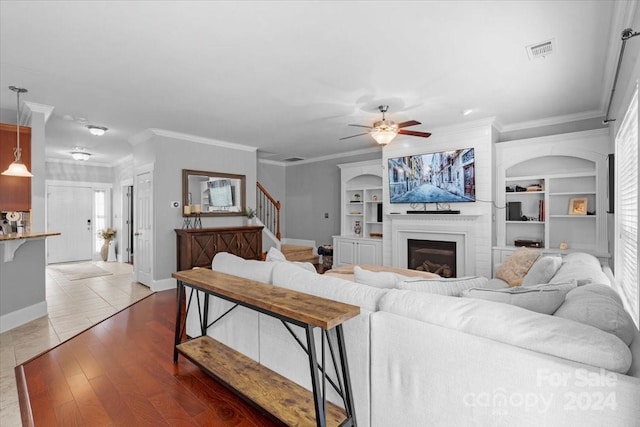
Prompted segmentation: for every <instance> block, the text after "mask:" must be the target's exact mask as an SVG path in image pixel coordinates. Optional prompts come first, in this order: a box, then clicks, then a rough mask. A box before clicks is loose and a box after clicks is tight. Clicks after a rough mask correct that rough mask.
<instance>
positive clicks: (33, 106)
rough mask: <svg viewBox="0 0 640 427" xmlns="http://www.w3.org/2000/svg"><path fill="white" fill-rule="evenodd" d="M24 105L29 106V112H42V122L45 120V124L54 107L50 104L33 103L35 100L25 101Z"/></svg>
mask: <svg viewBox="0 0 640 427" xmlns="http://www.w3.org/2000/svg"><path fill="white" fill-rule="evenodd" d="M24 105H25V106H27V107H28V108H29V110H30V111H31V113H42V114H44V122H45V124H46V123H47V122H48V121H49V117H51V113H53V110H54V108H56V107H54V106H52V105H45V104H38V103H35V102H30V101H25V102H24Z"/></svg>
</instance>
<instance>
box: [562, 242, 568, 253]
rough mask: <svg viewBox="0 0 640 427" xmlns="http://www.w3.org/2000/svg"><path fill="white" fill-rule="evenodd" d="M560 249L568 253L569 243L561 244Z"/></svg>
mask: <svg viewBox="0 0 640 427" xmlns="http://www.w3.org/2000/svg"><path fill="white" fill-rule="evenodd" d="M560 249H561V250H563V251H566V250H567V249H569V244H568V243H567V242H562V243H560Z"/></svg>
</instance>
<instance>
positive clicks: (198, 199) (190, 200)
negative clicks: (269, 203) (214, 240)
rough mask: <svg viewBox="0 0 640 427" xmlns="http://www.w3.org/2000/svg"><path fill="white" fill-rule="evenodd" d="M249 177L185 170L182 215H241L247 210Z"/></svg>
mask: <svg viewBox="0 0 640 427" xmlns="http://www.w3.org/2000/svg"><path fill="white" fill-rule="evenodd" d="M245 191H246V176H245V175H234V174H229V173H220V172H205V171H196V170H190V169H183V170H182V206H183V207H184V209H183V210H182V216H190V215H193V214H196V213H200V215H201V216H239V215H242V212H243V211H244V209H245V194H246V192H245Z"/></svg>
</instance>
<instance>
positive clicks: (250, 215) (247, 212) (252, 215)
mask: <svg viewBox="0 0 640 427" xmlns="http://www.w3.org/2000/svg"><path fill="white" fill-rule="evenodd" d="M257 213H258V212H257V211H256V210H255V209H252V208H245V209H244V210H243V211H242V214H243V215H244V216H246V217H247V223H248V224H255V223H256V215H257Z"/></svg>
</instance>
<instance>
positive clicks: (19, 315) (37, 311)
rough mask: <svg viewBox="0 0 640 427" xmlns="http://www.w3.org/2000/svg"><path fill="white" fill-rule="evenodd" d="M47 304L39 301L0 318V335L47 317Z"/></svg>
mask: <svg viewBox="0 0 640 427" xmlns="http://www.w3.org/2000/svg"><path fill="white" fill-rule="evenodd" d="M47 313H48V312H47V302H46V301H41V302H39V303H37V304H33V305H30V306H29V307H25V308H21V309H19V310H16V311H12V312H11V313H7V314H3V315H2V316H0V334H1V333H3V332H6V331H8V330H11V329H13V328H17V327H18V326H22V325H24V324H25V323H29V322H31V321H32V320H36V319H39V318H40V317H42V316H46V315H47Z"/></svg>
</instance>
